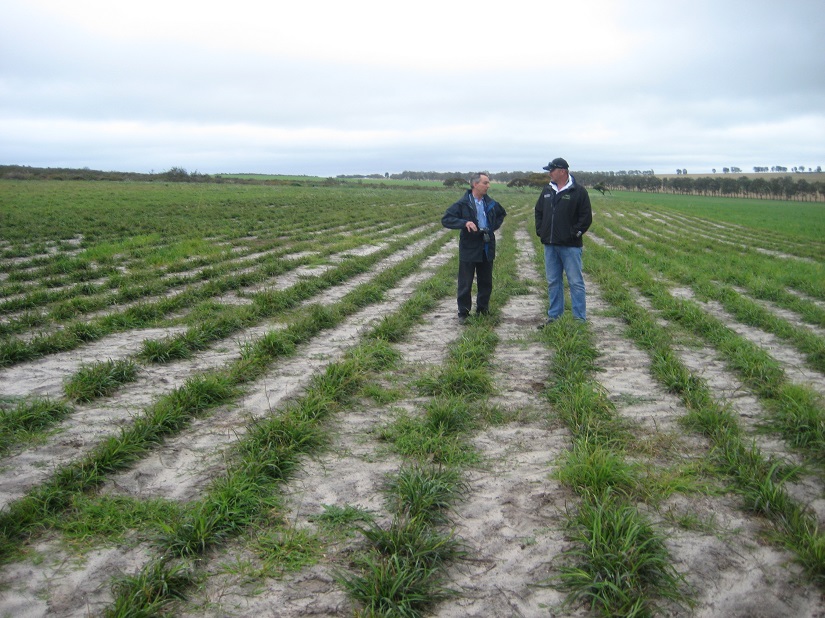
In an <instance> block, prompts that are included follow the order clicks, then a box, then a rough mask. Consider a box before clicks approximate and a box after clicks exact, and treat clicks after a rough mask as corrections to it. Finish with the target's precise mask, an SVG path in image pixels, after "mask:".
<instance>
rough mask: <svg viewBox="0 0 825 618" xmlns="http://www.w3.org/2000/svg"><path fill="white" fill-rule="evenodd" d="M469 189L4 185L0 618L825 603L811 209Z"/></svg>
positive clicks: (0, 200) (822, 318) (823, 385)
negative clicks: (571, 281)
mask: <svg viewBox="0 0 825 618" xmlns="http://www.w3.org/2000/svg"><path fill="white" fill-rule="evenodd" d="M459 193H460V192H459V191H457V190H455V189H444V188H438V187H423V186H422V187H419V188H404V187H402V186H384V187H378V186H372V185H369V184H363V185H362V184H360V183H352V184H347V185H345V186H336V187H322V186H319V187H306V186H305V187H293V186H257V185H219V184H216V185H211V184H206V183H204V184H192V185H190V184H177V183H168V184H164V185H161V184H157V183H155V184H149V183H145V184H144V183H111V182H74V181H66V182H56V181H52V182H46V181H25V182H18V181H0V229H2V234H0V408H2V409H1V410H0V457H2V459H0V616H14V617H36V616H56V617H57V616H59V617H81V616H119V617H126V616H149V615H170V616H183V617H190V616H191V617H194V616H214V617H218V616H221V617H223V616H256V617H257V616H279V617H287V618H289V617H298V616H306V615H318V616H353V615H356V616H439V617H444V618H459V617H462V618H463V617H468V616H478V617H489V616H526V617H532V616H618V615H626V616H627V615H634V616H645V615H668V616H699V617H708V618H709V617H716V616H811V617H813V616H823V615H825V598H824V597H823V590H825V538H824V537H823V532H822V530H823V524H825V467H823V465H824V464H825V456H824V454H825V265H824V264H825V240H823V239H825V234H823V233H822V230H823V225H825V206H823V205H817V204H791V203H784V202H772V203H768V202H765V201H762V202H759V204H758V208H755V206H756V204H755V202H753V201H748V200H730V199H728V200H717V201H713V200H712V199H710V198H704V199H703V198H696V197H681V196H672V195H667V196H658V195H651V194H638V193H621V192H616V193H614V194H608V195H606V196H601V195H598V194H595V195H592V200H593V208H594V224H593V227H592V228H591V230H590V232H589V233H588V234H587V235H586V237H585V254H584V262H585V271H586V272H585V277H586V282H587V286H588V287H587V302H588V321H587V322H586V323H577V322H574V321H573V320H572V319H570V316H569V313H568V314H567V315H566V317H565V318H563V319H562V320H559V321H557V322H556V323H554V324H552V325H551V326H549V327H548V328H545V329H542V330H539V329H537V328H536V327H537V325H539V324H541V323H542V322H543V321H544V317H545V311H546V307H547V299H546V284H545V282H544V278H543V258H542V254H541V246H540V244H539V243H538V242H537V239H536V237H535V234H534V229H533V210H532V209H533V204H534V203H535V198H536V193H535V192H534V191H525V190H516V189H508V188H507V187H504V186H500V185H494V187H493V188H492V189H491V194H492V195H493V196H494V197H495V198H496V199H498V200H499V201H501V202H502V204H503V205H504V206H505V208H506V209H507V211H508V217H507V219H506V221H505V225H504V226H503V227H502V229H501V230H500V232H499V238H500V241H499V245H498V257H497V259H496V266H495V282H494V293H493V299H492V303H493V304H492V307H491V309H492V311H491V314H490V315H487V316H473V317H471V318H470V319H469V320H468V321H467V322H466V323H465V324H463V325H461V324H459V322H458V320H457V318H456V307H455V297H454V295H455V283H456V282H455V279H456V271H457V261H456V260H457V232H455V231H451V230H445V229H443V228H442V227H441V226H440V218H441V215H442V214H443V212H444V210H445V209H446V207H447V206H449V204H450V203H452V201H454V200H455V199H457V197H458V196H459ZM739 202H746V203H745V204H740V203H739ZM748 204H751V205H752V206H754V207H750V208H749V207H748ZM568 308H569V303H568Z"/></svg>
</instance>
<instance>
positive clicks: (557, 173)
mask: <svg viewBox="0 0 825 618" xmlns="http://www.w3.org/2000/svg"><path fill="white" fill-rule="evenodd" d="M547 173H548V174H550V180H552V181H553V184H556V185H557V184H559V183H560V182H561V181H562V180H563V181H565V182H566V181H567V170H566V169H564V168H563V167H557V168H555V169H552V170H550V171H549V172H547Z"/></svg>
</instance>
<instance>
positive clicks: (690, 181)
mask: <svg viewBox="0 0 825 618" xmlns="http://www.w3.org/2000/svg"><path fill="white" fill-rule="evenodd" d="M724 169H726V168H723V171H724ZM738 169H739V168H730V170H731V171H732V170H738ZM755 169H756V168H755ZM771 169H773V170H777V169H778V166H774V167H773V168H771ZM782 169H787V168H782ZM794 169H800V168H794ZM480 171H483V170H480ZM760 171H762V170H761V168H760ZM816 171H821V168H817V170H816ZM473 173H475V172H412V171H404V172H401V173H400V174H389V173H385V174H371V175H369V176H358V175H350V176H339V177H337V178H326V179H324V180H321V181H319V180H318V179H314V178H308V179H307V180H305V181H304V180H295V179H292V180H286V179H275V178H233V177H225V176H220V175H215V176H211V175H209V174H201V173H198V172H197V171H195V172H188V171H187V170H186V169H184V168H181V167H173V168H171V169H169V170H167V171H164V172H159V173H151V174H142V173H138V172H102V171H98V170H90V169H88V168H83V169H70V168H37V167H28V166H22V165H0V179H11V180H108V181H127V180H130V181H142V182H190V183H191V182H212V183H227V184H268V185H283V184H292V185H304V184H311V185H318V184H319V182H320V183H321V184H323V185H335V184H340V183H342V182H345V179H352V178H356V179H357V178H376V179H379V178H381V179H393V180H412V181H415V180H431V181H432V180H440V181H442V183H443V184H444V185H445V186H448V187H455V186H462V187H465V186H469V181H470V177H471V176H472V174H473ZM737 173H738V172H737ZM573 175H574V176H575V177H576V180H577V181H578V182H580V183H582V184H583V185H584V186H586V187H593V188H594V189H596V190H598V191H602V192H604V191H616V190H623V191H642V192H649V193H677V194H681V195H706V196H717V197H747V198H755V199H774V200H798V201H825V182H822V181H809V180H807V179H806V178H805V177H804V176H803V175H801V174H799V173H797V174H795V175H794V176H790V175H788V176H774V177H771V178H761V177H758V176H757V177H755V178H752V177H748V176H740V177H739V178H734V177H733V176H730V175H724V176H721V177H720V176H689V175H688V174H687V170H681V171H680V173H679V174H676V175H675V176H670V177H663V176H656V175H655V174H654V173H653V170H620V171H618V172H577V171H575V170H574V171H573ZM489 176H490V178H491V179H492V180H493V181H496V182H504V183H507V185H508V186H510V187H530V188H541V187H543V186H544V185H545V184H547V180H548V178H547V174H546V173H544V172H521V171H516V172H495V173H489Z"/></svg>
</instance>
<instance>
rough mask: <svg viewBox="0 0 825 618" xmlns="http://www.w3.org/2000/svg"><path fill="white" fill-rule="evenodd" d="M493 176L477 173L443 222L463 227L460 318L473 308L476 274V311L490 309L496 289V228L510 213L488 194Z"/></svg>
mask: <svg viewBox="0 0 825 618" xmlns="http://www.w3.org/2000/svg"><path fill="white" fill-rule="evenodd" d="M489 188H490V177H489V176H488V175H487V174H474V175H473V177H472V178H471V179H470V188H469V189H467V192H466V193H465V194H464V197H462V198H461V199H460V200H458V201H457V202H456V203H455V204H453V205H452V206H450V207H449V208H448V209H447V212H445V213H444V216H443V217H442V218H441V225H443V226H444V227H446V228H449V229H451V230H461V234H459V237H458V290H457V294H456V296H457V301H458V319H459V320H462V321H463V320H464V319H466V318H467V316H468V315H469V314H470V309H471V308H472V289H473V276H475V277H476V279H477V281H476V283H477V287H478V292H477V295H476V313H479V314H483V313H487V312H488V311H489V308H490V295H491V294H492V291H493V260H494V259H495V257H496V235H495V233H494V232H495V231H496V230H497V229H498V228H500V227H501V224H502V222H503V221H504V217H505V216H507V213H506V212H505V211H504V208H502V206H501V204H499V203H498V202H496V201H495V200H494V199H492V198H491V197H490V196H489V195H487V190H488V189H489Z"/></svg>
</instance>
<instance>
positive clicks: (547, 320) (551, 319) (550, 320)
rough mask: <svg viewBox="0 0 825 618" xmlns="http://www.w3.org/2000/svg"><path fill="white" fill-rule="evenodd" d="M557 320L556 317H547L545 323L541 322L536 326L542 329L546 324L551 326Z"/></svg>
mask: <svg viewBox="0 0 825 618" xmlns="http://www.w3.org/2000/svg"><path fill="white" fill-rule="evenodd" d="M555 321H556V318H547V319H546V320H545V321H544V324H539V325H538V326H537V327H536V328H538V329H539V330H541V329H542V328H544V327H545V326H550V325H551V324H552V323H553V322H555Z"/></svg>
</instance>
